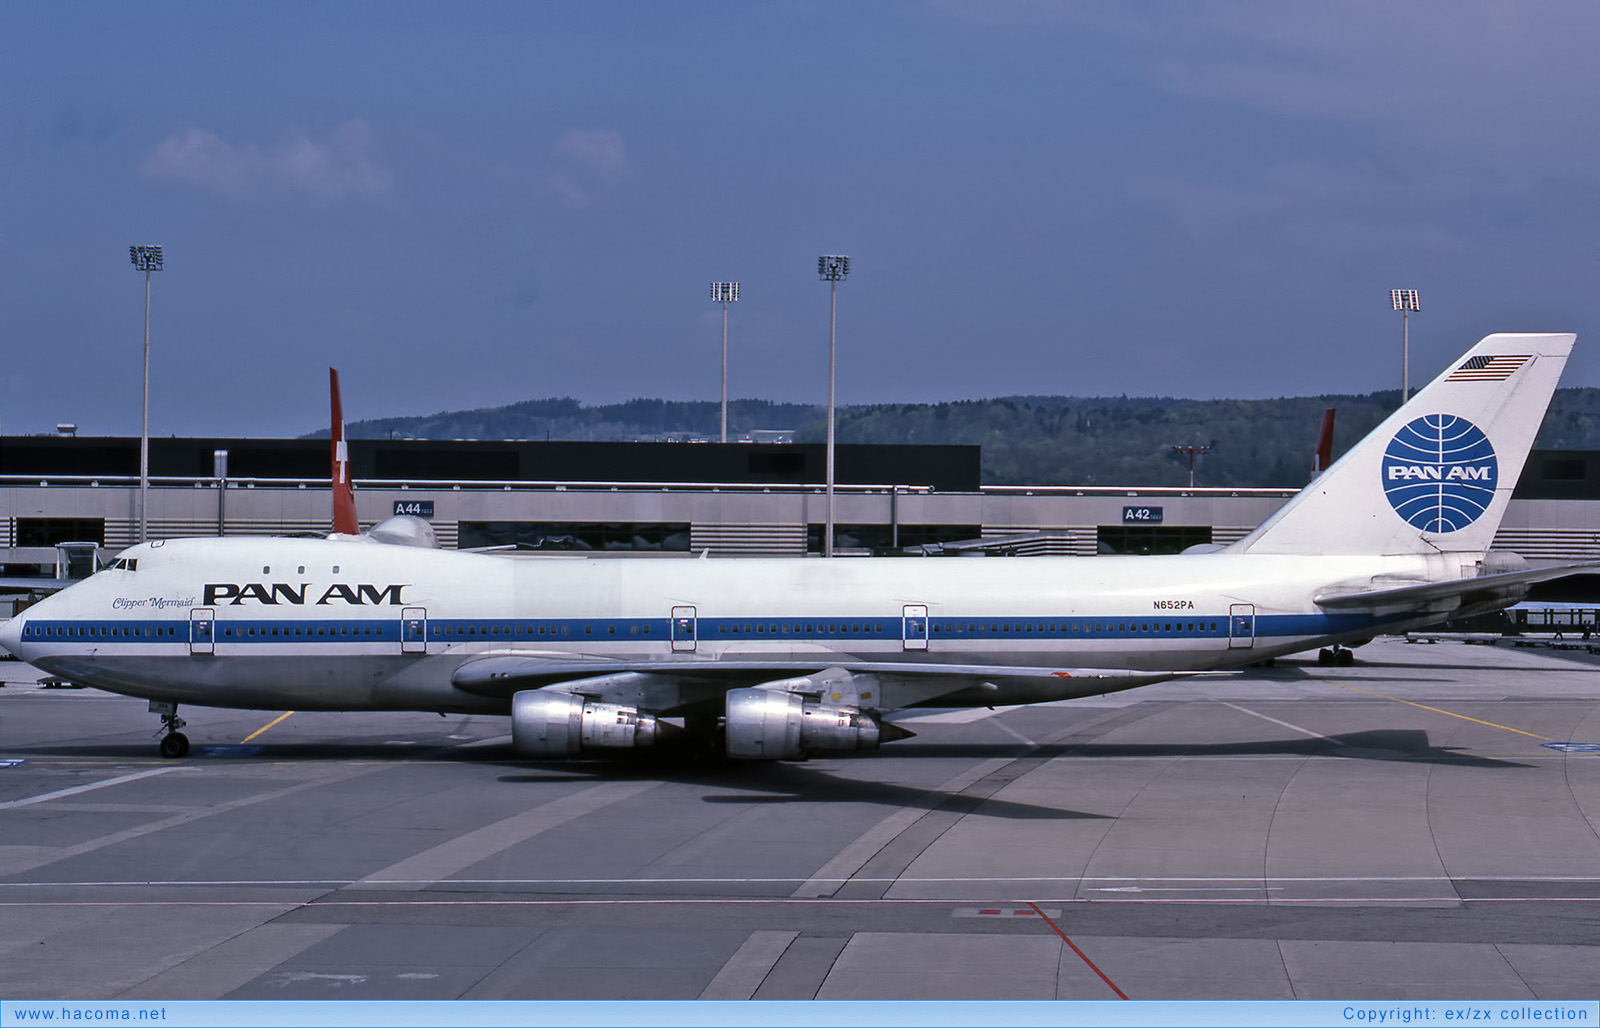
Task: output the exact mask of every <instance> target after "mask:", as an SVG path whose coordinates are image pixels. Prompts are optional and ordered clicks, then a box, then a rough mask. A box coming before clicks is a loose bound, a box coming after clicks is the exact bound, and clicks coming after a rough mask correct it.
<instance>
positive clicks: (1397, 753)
mask: <svg viewBox="0 0 1600 1028" xmlns="http://www.w3.org/2000/svg"><path fill="white" fill-rule="evenodd" d="M26 755H27V756H30V757H33V758H35V759H38V758H42V757H77V758H114V759H122V760H138V761H141V762H149V761H150V758H151V753H150V746H149V744H148V743H99V744H87V745H85V744H62V745H55V746H38V747H29V748H28V750H27V753H26ZM823 756H828V755H826V754H824V755H823ZM848 756H849V757H851V758H852V759H857V760H860V759H866V760H874V761H876V760H928V759H937V760H947V759H950V758H968V759H975V760H985V759H992V758H995V757H1004V756H1011V757H1014V758H1016V759H1018V760H1028V761H1034V762H1042V761H1045V760H1052V759H1056V758H1065V759H1072V758H1082V759H1094V758H1097V757H1099V758H1109V757H1121V758H1129V757H1133V758H1148V759H1161V758H1163V757H1272V756H1281V757H1339V758H1343V759H1346V760H1387V761H1407V762H1429V763H1437V764H1449V765H1452V766H1456V767H1482V768H1530V767H1533V766H1534V765H1532V764H1525V763H1521V762H1518V761H1515V760H1505V759H1499V758H1494V757H1481V756H1477V755H1475V754H1472V753H1468V752H1464V751H1462V750H1461V749H1460V748H1457V747H1450V746H1435V745H1433V744H1432V743H1431V742H1430V741H1429V739H1428V733H1427V732H1426V731H1423V730H1421V729H1399V728H1386V729H1373V730H1371V731H1365V732H1348V733H1345V734H1343V735H1331V736H1326V737H1323V738H1303V739H1259V740H1251V739H1241V740H1234V741H1228V742H1205V743H1202V742H1161V743H1153V742H1152V743H1081V742H1080V743H1045V744H1042V745H1038V746H1026V745H1021V744H1018V743H1016V742H994V743H972V742H962V743H939V742H933V741H924V740H922V739H916V740H907V741H904V742H897V743H895V744H894V746H892V747H890V748H888V749H885V750H878V751H875V752H872V753H868V754H848ZM225 760H240V761H247V762H248V761H254V762H261V763H294V762H296V761H306V762H314V761H339V762H357V763H360V762H371V763H382V764H396V765H399V764H413V763H429V762H439V763H468V764H499V765H501V766H503V767H506V768H508V769H510V768H515V769H519V770H524V771H527V770H534V769H541V770H548V771H549V772H551V773H549V774H533V775H524V776H518V775H511V776H507V777H506V778H505V779H503V780H506V781H520V780H525V781H539V782H555V781H592V780H594V779H597V778H613V779H625V778H647V779H661V780H666V781H683V782H706V783H711V782H719V783H722V784H727V785H732V786H738V787H740V788H744V787H746V786H747V785H749V784H750V783H752V782H755V781H757V780H759V779H760V778H761V776H762V775H763V774H766V775H771V774H774V773H779V774H790V773H792V774H793V775H794V776H795V777H794V784H795V785H796V787H797V788H798V787H799V786H800V783H802V782H810V781H826V782H839V783H846V782H849V783H851V784H852V786H865V784H866V783H860V782H854V781H853V780H851V779H845V778H836V777H835V776H833V775H830V774H829V773H828V772H826V771H824V770H822V769H821V768H820V767H818V766H815V765H809V764H808V763H807V762H806V761H803V760H802V761H776V762H773V763H761V762H753V761H740V760H729V759H728V758H726V757H724V756H722V755H720V754H718V753H716V752H714V751H703V752H673V751H661V750H640V751H637V752H629V753H626V754H623V755H619V756H617V757H607V758H598V757H597V758H585V759H578V760H571V761H530V760H523V759H520V758H518V757H517V756H516V754H515V753H513V752H512V750H511V746H510V744H509V743H506V744H503V745H487V746H475V747H470V748H468V747H461V746H435V745H429V744H427V743H426V742H417V743H415V744H412V745H404V746H398V745H395V744H393V743H365V742H345V741H339V742H293V743H268V744H261V745H237V744H233V745H229V744H209V745H208V744H197V745H196V746H195V747H194V749H193V751H191V753H190V756H189V760H188V762H190V763H194V762H206V761H225ZM883 788H890V789H894V788H898V787H894V786H884V787H883ZM905 791H907V792H918V791H919V790H917V789H916V788H915V787H906V790H905ZM797 798H806V797H797ZM847 798H848V797H847ZM855 798H856V799H860V798H861V797H859V796H857V797H855ZM1054 813H1055V814H1058V815H1059V814H1060V812H1059V811H1056V812H1054Z"/></svg>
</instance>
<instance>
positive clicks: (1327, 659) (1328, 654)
mask: <svg viewBox="0 0 1600 1028" xmlns="http://www.w3.org/2000/svg"><path fill="white" fill-rule="evenodd" d="M1333 661H1334V656H1333V651H1332V650H1318V651H1317V663H1318V664H1322V665H1324V666H1327V665H1330V664H1332V663H1333Z"/></svg>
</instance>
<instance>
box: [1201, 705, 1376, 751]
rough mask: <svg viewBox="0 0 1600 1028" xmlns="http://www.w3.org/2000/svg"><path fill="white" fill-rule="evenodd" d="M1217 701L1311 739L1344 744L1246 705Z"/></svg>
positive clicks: (1337, 744) (1338, 744) (1339, 744)
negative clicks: (1258, 711)
mask: <svg viewBox="0 0 1600 1028" xmlns="http://www.w3.org/2000/svg"><path fill="white" fill-rule="evenodd" d="M1217 702H1218V703H1220V704H1222V705H1223V706H1224V707H1231V708H1232V709H1234V710H1237V711H1238V712H1239V713H1241V714H1249V715H1250V716H1251V717H1258V718H1260V719H1261V720H1263V721H1271V722H1272V723H1273V724H1275V725H1277V726H1279V727H1280V728H1287V729H1288V730H1289V731H1291V732H1299V733H1300V734H1301V735H1309V736H1311V738H1313V739H1321V740H1322V741H1323V742H1328V743H1332V744H1333V745H1335V746H1343V745H1344V743H1342V742H1340V741H1339V740H1338V739H1335V738H1333V737H1331V736H1327V735H1323V734H1322V733H1321V732H1313V731H1312V730H1311V729H1309V728H1301V727H1300V726H1299V725H1291V724H1290V723H1289V722H1287V721H1279V720H1278V719H1277V718H1275V717H1268V716H1267V715H1265V714H1259V713H1257V712H1256V711H1253V710H1251V709H1249V708H1248V707H1241V706H1239V705H1238V704H1237V703H1229V702H1228V701H1227V700H1218V701H1217Z"/></svg>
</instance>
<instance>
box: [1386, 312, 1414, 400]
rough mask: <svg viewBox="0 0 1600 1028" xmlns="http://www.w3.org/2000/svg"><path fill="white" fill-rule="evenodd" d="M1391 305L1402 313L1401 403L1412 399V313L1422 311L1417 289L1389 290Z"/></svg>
mask: <svg viewBox="0 0 1600 1028" xmlns="http://www.w3.org/2000/svg"><path fill="white" fill-rule="evenodd" d="M1389 303H1390V304H1391V305H1392V306H1393V307H1394V309H1395V310H1397V311H1399V312H1400V402H1401V403H1405V402H1406V401H1407V400H1409V399H1411V312H1412V311H1420V310H1422V308H1421V307H1419V306H1418V305H1417V291H1416V290H1415V289H1391V290H1389Z"/></svg>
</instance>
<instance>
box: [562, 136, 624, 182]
mask: <svg viewBox="0 0 1600 1028" xmlns="http://www.w3.org/2000/svg"><path fill="white" fill-rule="evenodd" d="M556 153H558V154H560V155H561V156H562V157H564V158H566V159H567V161H568V162H569V163H571V164H573V165H574V166H576V167H578V168H581V169H583V170H585V171H589V172H592V173H594V174H596V175H599V176H602V177H605V178H616V177H617V176H619V175H621V174H622V173H623V172H624V171H626V170H627V167H628V147H627V144H626V143H624V142H623V141H622V136H621V135H620V134H618V133H616V132H603V131H602V132H580V131H576V130H574V131H572V132H568V133H566V134H565V135H563V136H562V137H561V138H560V139H558V140H556Z"/></svg>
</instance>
